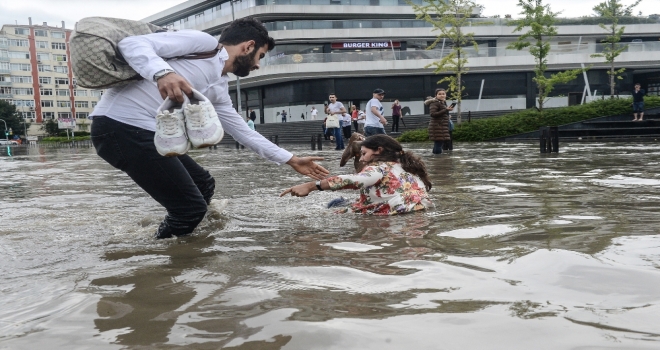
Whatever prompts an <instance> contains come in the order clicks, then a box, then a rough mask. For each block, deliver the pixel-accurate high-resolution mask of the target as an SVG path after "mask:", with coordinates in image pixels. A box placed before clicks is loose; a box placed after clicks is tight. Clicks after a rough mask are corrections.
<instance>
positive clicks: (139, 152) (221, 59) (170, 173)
mask: <svg viewBox="0 0 660 350" xmlns="http://www.w3.org/2000/svg"><path fill="white" fill-rule="evenodd" d="M274 46H275V42H274V40H273V38H271V37H269V36H268V31H267V30H266V28H265V27H264V26H263V24H261V23H260V22H259V21H257V20H255V19H252V18H242V19H239V20H236V21H234V22H233V23H232V24H231V25H230V26H229V27H227V28H226V29H225V30H224V31H223V32H222V35H221V36H220V40H219V43H218V41H216V39H214V38H213V37H212V36H211V35H209V34H206V33H204V32H200V31H193V30H182V31H177V32H163V33H154V34H148V35H140V36H131V37H127V38H125V39H123V40H122V41H120V42H119V51H120V52H121V54H122V55H123V57H124V59H125V60H126V62H128V64H129V65H130V66H131V67H132V68H133V69H135V71H136V72H138V73H139V74H140V75H141V76H142V77H143V78H144V79H143V80H140V81H136V82H132V83H130V84H128V85H123V86H120V87H114V88H111V89H109V90H108V91H107V92H106V93H105V94H104V95H103V97H102V98H101V101H99V103H98V105H97V106H96V108H95V109H94V111H93V112H92V114H91V116H92V117H93V120H94V121H93V123H92V130H91V135H92V142H93V144H94V147H95V148H96V152H97V154H98V155H99V156H100V157H101V158H103V159H104V160H105V161H107V162H108V163H110V165H112V166H114V167H115V168H117V169H120V170H122V171H124V172H126V174H128V176H130V177H131V179H133V181H135V183H136V184H137V185H138V186H140V187H141V188H142V189H143V190H145V191H146V192H147V193H148V194H149V195H150V196H151V197H152V198H153V199H155V200H156V201H157V202H158V203H160V204H161V205H163V206H164V207H165V209H167V216H166V217H165V220H163V222H162V223H161V224H160V226H159V228H158V230H157V232H156V238H169V237H172V236H182V235H186V234H189V233H191V232H192V231H193V230H194V228H195V227H197V225H198V224H199V222H200V221H201V220H202V219H203V218H204V215H205V214H206V210H207V205H208V204H209V203H210V201H211V197H212V196H213V193H214V190H215V180H214V179H213V177H212V176H211V175H210V174H209V172H208V171H206V170H205V169H204V168H202V167H201V166H199V165H198V164H197V163H196V162H195V161H194V160H192V158H190V157H189V156H188V155H182V156H178V157H163V156H161V155H160V154H159V153H158V152H157V150H156V147H155V145H154V131H155V130H156V120H155V116H156V111H157V109H158V107H159V105H160V104H161V103H162V100H163V99H164V98H166V97H169V98H170V100H176V101H178V102H179V103H181V102H183V101H184V98H183V94H187V95H188V96H190V94H191V92H192V89H193V88H194V89H195V90H197V91H199V92H201V93H202V94H203V95H205V96H206V97H207V98H208V99H209V100H210V101H211V103H212V104H213V107H214V108H215V110H216V112H217V114H218V117H219V119H220V121H221V123H222V126H223V128H224V130H225V131H226V132H228V133H229V134H231V135H232V136H233V137H234V139H235V140H236V141H238V142H239V143H241V144H243V145H245V146H246V147H248V148H249V149H251V150H252V151H254V152H255V153H257V154H258V155H259V156H261V157H262V158H266V159H268V160H270V161H272V162H274V163H277V164H283V163H286V164H288V165H290V166H291V167H292V168H293V169H294V170H296V171H297V172H299V173H301V174H303V175H307V176H309V177H311V178H314V179H322V178H324V177H325V176H326V175H328V171H327V170H326V169H324V168H323V167H322V166H320V165H318V164H316V163H314V160H321V158H318V157H304V158H298V157H296V156H294V155H293V154H291V153H289V152H288V151H286V150H284V149H282V148H279V147H278V146H276V145H274V144H272V143H271V142H269V141H268V140H267V139H265V138H264V137H263V136H261V135H260V134H259V133H257V132H256V131H253V130H251V129H250V128H249V127H248V125H247V124H246V123H245V121H244V120H243V118H242V117H241V116H240V115H239V114H238V113H236V110H234V108H233V107H232V102H231V99H230V97H229V87H228V82H229V76H228V75H227V73H234V74H235V75H237V76H240V77H244V76H247V75H248V74H250V71H252V70H255V69H259V59H261V58H263V57H264V55H265V54H266V52H268V51H269V50H272V49H273V47H274ZM216 48H217V49H218V53H217V54H216V55H215V56H214V57H211V58H206V59H196V60H188V59H177V60H170V61H165V60H163V59H162V58H161V57H178V56H183V55H187V54H191V53H196V52H207V51H212V50H214V49H216ZM154 81H156V83H154Z"/></svg>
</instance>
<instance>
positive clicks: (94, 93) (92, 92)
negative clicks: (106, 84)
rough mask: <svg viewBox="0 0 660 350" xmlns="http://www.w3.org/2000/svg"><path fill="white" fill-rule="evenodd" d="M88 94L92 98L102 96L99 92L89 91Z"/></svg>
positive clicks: (101, 92)
mask: <svg viewBox="0 0 660 350" xmlns="http://www.w3.org/2000/svg"><path fill="white" fill-rule="evenodd" d="M89 92H90V94H91V95H92V96H93V97H101V95H103V91H101V90H90V91H89Z"/></svg>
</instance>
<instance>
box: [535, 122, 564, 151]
mask: <svg viewBox="0 0 660 350" xmlns="http://www.w3.org/2000/svg"><path fill="white" fill-rule="evenodd" d="M539 133H540V138H539V148H540V151H541V153H553V152H554V153H559V127H558V126H546V127H543V128H540V129H539Z"/></svg>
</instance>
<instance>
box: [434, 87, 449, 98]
mask: <svg viewBox="0 0 660 350" xmlns="http://www.w3.org/2000/svg"><path fill="white" fill-rule="evenodd" d="M440 91H447V90H445V89H443V88H437V89H435V92H434V93H433V97H436V96H438V92H440Z"/></svg>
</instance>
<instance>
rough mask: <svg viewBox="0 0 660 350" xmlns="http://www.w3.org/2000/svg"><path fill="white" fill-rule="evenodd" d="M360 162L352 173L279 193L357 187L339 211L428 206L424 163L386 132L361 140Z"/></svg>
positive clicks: (384, 212) (393, 211)
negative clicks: (354, 197)
mask: <svg viewBox="0 0 660 350" xmlns="http://www.w3.org/2000/svg"><path fill="white" fill-rule="evenodd" d="M361 151H362V157H361V158H360V161H361V162H364V163H367V166H365V167H364V169H362V171H361V172H359V173H357V174H352V175H338V176H333V177H329V178H327V179H324V180H320V181H316V182H307V183H304V184H301V185H297V186H294V187H291V188H289V189H287V190H285V191H284V192H282V194H280V196H284V195H285V194H288V193H290V194H291V195H292V196H297V197H305V196H307V195H308V194H309V193H310V192H312V191H314V190H318V191H325V190H331V191H337V190H343V189H351V190H360V198H358V200H357V201H356V202H355V203H352V204H351V205H350V206H349V207H348V208H346V209H344V210H343V212H354V213H360V214H373V215H395V214H402V213H407V212H412V211H417V210H424V209H426V208H429V207H432V206H433V203H432V202H431V200H430V199H429V195H428V192H427V191H428V190H430V189H431V182H430V181H429V177H428V174H427V173H426V166H425V165H424V162H423V161H422V160H421V159H420V158H419V157H418V156H417V155H415V154H414V153H412V152H406V151H404V150H403V148H402V147H401V145H400V144H399V142H397V141H396V140H395V139H393V138H391V137H389V136H387V135H373V136H370V137H368V138H367V139H366V140H364V141H363V142H362V149H361Z"/></svg>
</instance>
